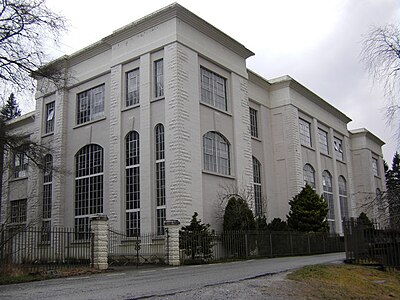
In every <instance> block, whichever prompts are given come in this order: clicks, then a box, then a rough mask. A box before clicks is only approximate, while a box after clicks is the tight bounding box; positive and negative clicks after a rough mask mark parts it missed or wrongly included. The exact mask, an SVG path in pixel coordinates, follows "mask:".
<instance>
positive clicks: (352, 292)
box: [288, 265, 400, 299]
mask: <svg viewBox="0 0 400 300" xmlns="http://www.w3.org/2000/svg"><path fill="white" fill-rule="evenodd" d="M288 278H289V279H291V280H295V281H299V282H302V283H303V284H304V285H305V289H304V290H303V291H302V293H304V295H302V296H303V297H306V298H307V299H400V273H399V272H386V271H382V270H378V269H376V268H373V267H366V266H355V265H316V266H308V267H304V268H302V269H300V270H298V271H295V272H294V273H292V274H290V275H289V276H288Z"/></svg>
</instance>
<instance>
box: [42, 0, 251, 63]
mask: <svg viewBox="0 0 400 300" xmlns="http://www.w3.org/2000/svg"><path fill="white" fill-rule="evenodd" d="M174 18H177V19H179V20H181V21H183V22H185V23H187V24H189V25H190V26H192V27H193V28H195V29H196V30H198V31H200V32H201V33H203V34H205V35H206V36H208V37H210V38H211V39H213V40H215V41H217V42H218V43H220V44H222V45H224V46H225V47H227V48H228V49H230V50H231V51H233V52H235V53H236V54H238V55H240V56H242V57H243V58H245V59H246V58H248V57H250V56H252V55H254V53H253V52H252V51H250V50H248V49H247V48H246V47H245V46H243V45H242V44H240V43H239V42H237V41H236V40H234V39H233V38H231V37H229V36H228V35H227V34H225V33H223V32H222V31H221V30H219V29H217V28H216V27H214V26H213V25H211V24H210V23H208V22H206V21H204V20H203V19H201V18H200V17H198V16H197V15H195V14H194V13H192V12H191V11H189V10H187V9H186V8H184V7H183V6H181V5H179V4H178V3H173V4H171V5H168V6H166V7H164V8H162V9H160V10H157V11H155V12H153V13H151V14H149V15H147V16H145V17H143V18H141V19H138V20H137V21H134V22H132V23H130V24H128V25H126V26H124V27H121V28H119V29H117V30H115V31H114V32H113V33H112V34H110V35H108V36H106V37H104V38H102V39H101V40H100V41H98V42H96V43H94V44H92V45H89V46H88V47H85V48H83V49H81V50H79V51H78V52H75V53H73V54H71V55H65V56H63V57H61V58H59V59H56V60H55V61H53V62H51V63H50V64H58V63H61V62H62V61H65V60H67V66H73V65H75V64H77V63H80V62H82V61H85V60H87V59H89V58H91V57H93V56H95V55H98V54H101V53H103V52H105V51H108V50H110V49H111V48H112V46H113V45H115V44H117V43H119V42H121V41H123V40H126V39H128V38H130V37H132V36H134V35H137V34H139V33H141V32H144V31H146V30H148V29H151V28H154V27H155V26H158V25H160V24H162V23H165V22H166V21H169V20H171V19H174Z"/></svg>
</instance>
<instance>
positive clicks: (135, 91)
mask: <svg viewBox="0 0 400 300" xmlns="http://www.w3.org/2000/svg"><path fill="white" fill-rule="evenodd" d="M130 75H132V77H133V78H134V79H135V81H136V83H135V84H133V86H131V84H130V82H131V81H130V78H129V76H130ZM130 88H131V90H130ZM130 95H131V96H130ZM139 103H140V68H139V67H138V68H135V69H132V70H130V71H128V72H126V73H125V107H132V106H135V105H138V104H139Z"/></svg>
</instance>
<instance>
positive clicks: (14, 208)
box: [10, 199, 27, 224]
mask: <svg viewBox="0 0 400 300" xmlns="http://www.w3.org/2000/svg"><path fill="white" fill-rule="evenodd" d="M10 205H11V215H10V222H11V223H12V224H20V223H24V222H26V215H27V203H26V199H21V200H13V201H11V202H10Z"/></svg>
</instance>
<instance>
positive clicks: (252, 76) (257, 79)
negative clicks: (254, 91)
mask: <svg viewBox="0 0 400 300" xmlns="http://www.w3.org/2000/svg"><path fill="white" fill-rule="evenodd" d="M247 74H248V78H249V81H250V82H252V83H254V84H256V85H258V86H260V87H262V88H266V89H267V90H269V89H270V87H271V83H269V81H268V80H267V79H265V78H264V77H262V76H261V75H259V74H257V73H256V72H254V71H252V70H250V69H247Z"/></svg>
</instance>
